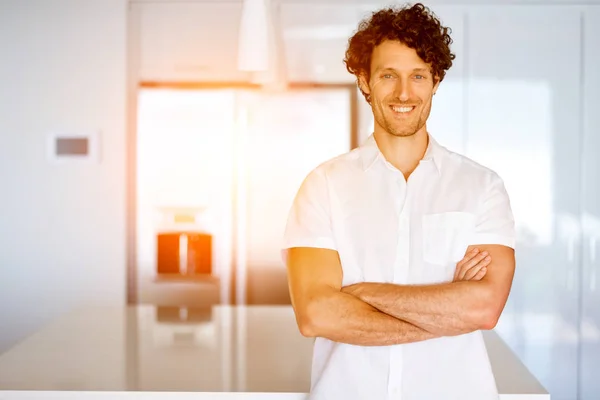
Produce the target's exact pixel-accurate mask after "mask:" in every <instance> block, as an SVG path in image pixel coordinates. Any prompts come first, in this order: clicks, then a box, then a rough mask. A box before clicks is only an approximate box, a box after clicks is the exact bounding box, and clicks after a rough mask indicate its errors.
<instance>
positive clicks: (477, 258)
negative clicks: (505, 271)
mask: <svg viewBox="0 0 600 400" xmlns="http://www.w3.org/2000/svg"><path fill="white" fill-rule="evenodd" d="M491 262H492V257H491V256H490V255H488V252H487V251H483V252H480V251H479V249H473V250H471V251H470V252H468V253H467V254H465V256H464V258H463V259H462V260H460V261H459V262H458V263H457V264H456V271H455V272H454V279H453V280H452V281H453V282H457V281H479V280H481V279H482V278H483V277H484V276H485V274H486V272H487V266H488V265H490V263H491Z"/></svg>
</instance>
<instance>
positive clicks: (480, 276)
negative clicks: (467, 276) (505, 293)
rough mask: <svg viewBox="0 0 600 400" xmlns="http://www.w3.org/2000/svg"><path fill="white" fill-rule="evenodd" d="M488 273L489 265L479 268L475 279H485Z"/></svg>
mask: <svg viewBox="0 0 600 400" xmlns="http://www.w3.org/2000/svg"><path fill="white" fill-rule="evenodd" d="M486 273H487V267H483V268H481V269H480V270H479V272H478V273H477V274H476V275H475V276H474V277H473V279H471V280H473V281H480V280H482V279H483V277H484V276H485V274H486Z"/></svg>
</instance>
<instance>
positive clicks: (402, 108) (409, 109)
mask: <svg viewBox="0 0 600 400" xmlns="http://www.w3.org/2000/svg"><path fill="white" fill-rule="evenodd" d="M413 108H414V107H392V109H393V110H394V111H396V112H400V113H406V112H410V111H412V109H413Z"/></svg>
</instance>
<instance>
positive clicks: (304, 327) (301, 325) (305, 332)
mask: <svg viewBox="0 0 600 400" xmlns="http://www.w3.org/2000/svg"><path fill="white" fill-rule="evenodd" d="M297 322H298V329H299V330H300V334H301V335H302V336H304V337H307V338H314V337H316V336H317V335H316V333H315V331H316V329H315V326H314V324H313V321H312V320H311V319H310V318H309V317H308V316H307V315H303V316H301V317H298V318H297Z"/></svg>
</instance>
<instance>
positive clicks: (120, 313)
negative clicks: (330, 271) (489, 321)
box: [0, 306, 550, 400]
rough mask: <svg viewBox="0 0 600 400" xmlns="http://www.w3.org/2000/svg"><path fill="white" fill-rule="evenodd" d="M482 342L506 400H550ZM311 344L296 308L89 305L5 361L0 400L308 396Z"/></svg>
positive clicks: (514, 362) (497, 349)
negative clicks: (297, 318) (298, 322)
mask: <svg viewBox="0 0 600 400" xmlns="http://www.w3.org/2000/svg"><path fill="white" fill-rule="evenodd" d="M484 337H485V340H486V346H487V349H488V353H489V356H490V360H491V362H492V368H493V370H494V376H495V378H496V384H497V386H498V390H499V392H500V393H501V396H500V398H501V399H503V400H504V399H510V400H517V399H518V400H528V399H536V400H540V399H550V396H549V395H548V393H547V392H546V391H545V390H544V388H543V387H542V386H541V385H540V384H539V383H538V382H537V380H536V379H535V378H534V377H533V376H532V375H531V374H530V373H529V371H528V370H527V369H526V368H525V367H524V366H523V364H522V363H521V362H520V361H519V360H518V359H517V358H516V357H515V355H514V354H513V353H512V352H511V351H510V349H509V348H508V347H507V346H506V344H505V343H504V342H503V341H502V340H501V339H500V338H499V336H498V335H497V334H496V333H494V332H484ZM312 343H313V341H312V340H311V339H307V338H305V337H302V336H301V335H300V333H299V332H298V329H297V327H296V323H295V318H294V313H293V310H292V308H291V307H290V306H244V307H240V306H238V307H235V306H214V307H212V308H206V309H181V310H180V309H177V308H162V307H154V306H137V307H123V308H89V309H83V310H79V311H77V312H73V313H71V314H69V315H67V316H64V317H63V318H60V319H58V320H56V321H55V322H54V323H52V324H50V325H49V326H47V327H46V328H44V329H42V330H41V331H39V332H38V333H36V334H34V335H33V336H31V337H29V338H27V339H26V340H24V341H23V342H21V343H19V344H18V345H16V346H15V347H13V348H12V349H10V350H9V351H8V352H6V353H4V354H2V355H0V400H9V399H33V398H36V399H37V398H41V397H43V398H46V399H59V398H60V399H65V400H69V399H87V398H90V399H100V398H102V399H141V398H144V399H158V398H161V399H162V398H169V399H171V398H174V399H204V398H211V399H240V398H243V399H256V400H258V399H266V400H268V399H305V398H306V393H307V392H308V391H309V388H310V367H311V357H312Z"/></svg>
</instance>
